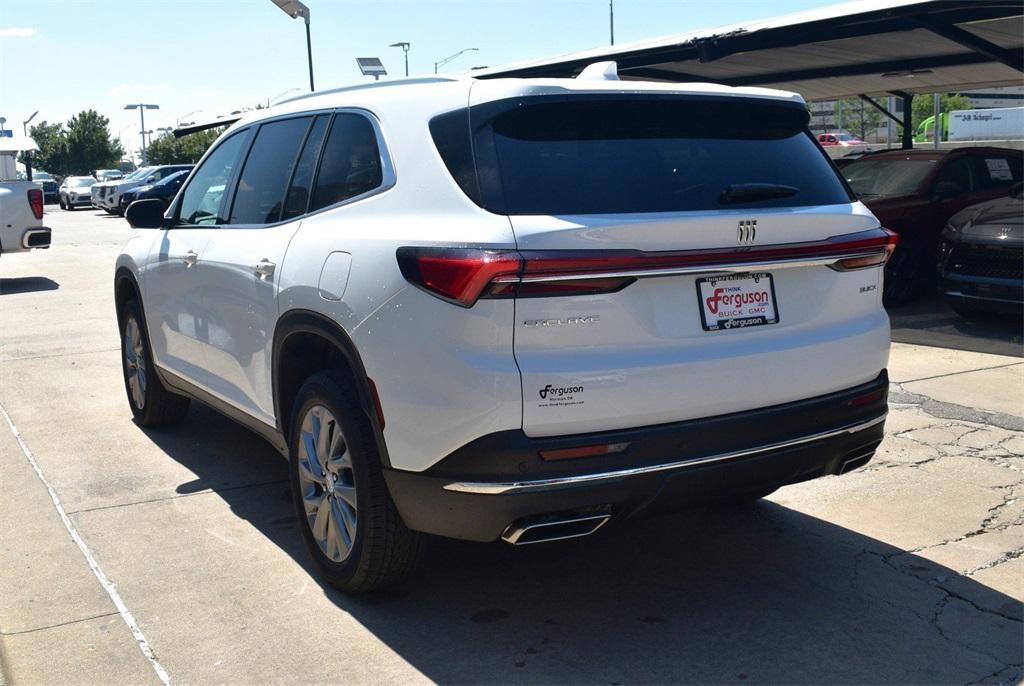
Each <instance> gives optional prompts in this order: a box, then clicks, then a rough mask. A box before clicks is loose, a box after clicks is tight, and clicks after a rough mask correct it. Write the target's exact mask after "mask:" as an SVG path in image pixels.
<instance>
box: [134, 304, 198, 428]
mask: <svg viewBox="0 0 1024 686" xmlns="http://www.w3.org/2000/svg"><path fill="white" fill-rule="evenodd" d="M121 323H122V325H121V371H122V373H123V374H124V390H125V393H127V394H128V405H129V407H131V409H132V415H133V416H134V417H135V421H136V422H138V424H139V425H140V426H146V427H154V426H166V425H168V424H176V423H178V422H180V421H181V420H182V419H184V417H185V414H186V413H187V412H188V405H189V399H188V398H186V397H184V396H181V395H178V394H177V393H171V392H170V391H168V390H167V389H166V388H165V387H164V385H163V384H162V383H161V382H160V378H159V377H158V376H157V375H156V370H155V368H154V367H153V354H152V352H151V349H150V345H149V336H148V335H147V334H146V327H145V326H144V324H143V319H142V310H141V308H140V307H139V302H138V301H137V300H134V299H132V300H129V301H128V302H127V303H125V305H124V310H123V311H122V316H121Z"/></svg>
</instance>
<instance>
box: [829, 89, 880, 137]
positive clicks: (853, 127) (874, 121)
mask: <svg viewBox="0 0 1024 686" xmlns="http://www.w3.org/2000/svg"><path fill="white" fill-rule="evenodd" d="M840 110H841V111H842V122H843V126H842V129H843V131H849V132H852V133H854V134H856V135H857V136H858V137H859V138H860V139H861V140H862V141H867V139H868V137H869V136H868V134H869V133H871V134H873V133H875V132H876V131H877V130H878V127H879V126H880V125H881V123H882V113H881V112H879V111H878V110H876V109H875V108H874V107H871V106H870V105H868V104H867V103H865V102H864V101H863V100H861V99H860V98H846V99H844V100H837V101H836V104H835V115H834V118H835V123H836V128H839V121H840V117H839V113H840Z"/></svg>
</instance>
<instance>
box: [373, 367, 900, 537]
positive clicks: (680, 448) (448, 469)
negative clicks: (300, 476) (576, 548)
mask: <svg viewBox="0 0 1024 686" xmlns="http://www.w3.org/2000/svg"><path fill="white" fill-rule="evenodd" d="M888 387H889V380H888V375H887V374H886V372H885V371H884V370H883V371H882V372H881V373H880V374H879V375H878V377H877V378H876V379H874V380H872V381H871V382H869V383H866V384H862V385H859V386H856V387H854V388H850V389H847V390H844V391H840V392H836V393H830V394H828V395H823V396H818V397H816V398H810V399H807V400H801V401H797V402H793V403H786V404H784V405H776V406H773V407H768V408H763V409H758V410H750V411H746V412H737V413H733V414H727V415H720V416H716V417H708V418H704V419H695V420H689V421H684V422H675V423H672V424H662V425H657V426H649V427H642V428H637V429H628V430H622V431H612V432H601V433H590V434H581V435H573V436H564V437H550V438H530V437H528V436H526V434H525V433H523V432H522V431H521V430H517V431H504V432H499V433H495V434H490V435H488V436H484V437H482V438H479V439H477V440H475V441H473V442H472V443H469V444H468V445H465V446H463V447H462V448H460V449H458V450H456V451H455V452H454V453H452V454H451V455H449V456H448V457H446V458H445V459H443V460H441V461H440V462H439V463H437V464H436V465H434V466H433V467H431V468H430V469H428V470H426V471H425V472H408V471H403V470H396V469H388V470H385V478H386V480H387V483H388V487H389V489H390V491H391V495H392V498H393V499H394V501H395V504H396V506H397V507H398V510H399V512H400V513H401V514H402V517H403V519H404V520H405V522H406V524H407V525H408V526H409V527H410V528H412V529H416V530H418V531H425V532H427V533H432V534H437V535H441V536H450V537H453V538H462V539H467V540H473V541H493V540H495V539H497V538H498V537H499V536H500V535H501V534H502V532H503V531H505V529H506V528H507V527H508V526H509V525H510V524H512V523H513V522H517V521H519V520H523V519H524V518H529V517H535V516H541V515H547V514H551V513H572V512H592V511H595V510H600V511H602V512H611V514H612V519H613V520H615V519H623V518H626V517H630V516H634V515H636V514H638V513H640V512H645V511H664V510H673V509H681V508H685V507H690V506H699V505H706V504H710V503H713V502H715V501H717V500H722V499H726V498H729V497H734V496H737V495H743V494H747V493H756V492H758V491H764V490H770V489H772V488H775V487H778V486H783V485H786V484H792V483H797V482H800V481H806V480H808V479H814V478H817V477H820V476H826V475H829V474H842V473H844V472H847V471H850V470H852V469H856V468H858V467H861V466H863V465H864V464H866V463H867V462H868V461H869V460H870V459H871V457H872V456H873V455H874V451H875V449H876V448H877V447H878V444H879V443H880V442H881V440H882V436H883V432H884V425H885V416H886V412H887V407H888V405H887V403H888ZM613 443H628V444H629V445H628V448H627V449H626V450H625V451H624V452H620V453H616V454H613V455H605V456H600V457H586V458H579V459H574V460H559V461H552V462H548V461H545V460H543V459H541V457H540V452H541V451H550V450H560V449H566V448H575V447H582V446H591V445H600V444H613Z"/></svg>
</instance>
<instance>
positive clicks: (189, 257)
mask: <svg viewBox="0 0 1024 686" xmlns="http://www.w3.org/2000/svg"><path fill="white" fill-rule="evenodd" d="M181 261H182V262H184V263H185V268H186V269H188V268H190V267H194V266H195V264H196V262H198V261H199V253H197V252H196V251H195V250H189V251H188V252H187V253H185V254H184V255H182V256H181Z"/></svg>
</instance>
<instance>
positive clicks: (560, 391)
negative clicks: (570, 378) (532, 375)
mask: <svg viewBox="0 0 1024 686" xmlns="http://www.w3.org/2000/svg"><path fill="white" fill-rule="evenodd" d="M582 392H583V386H557V387H556V386H552V385H551V384H548V385H547V386H545V387H544V388H542V389H540V391H538V393H540V398H541V400H545V399H546V398H547V397H548V396H549V395H550V396H551V397H552V398H561V397H562V396H565V395H572V394H573V393H582Z"/></svg>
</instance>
